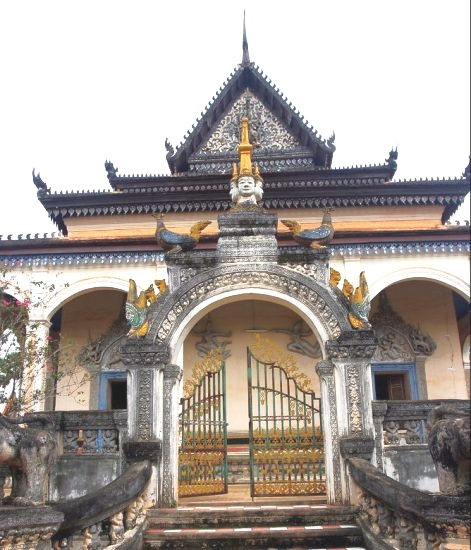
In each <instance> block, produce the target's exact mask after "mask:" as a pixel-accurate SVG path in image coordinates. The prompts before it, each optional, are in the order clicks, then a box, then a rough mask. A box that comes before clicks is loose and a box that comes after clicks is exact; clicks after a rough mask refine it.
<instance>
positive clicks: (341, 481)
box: [316, 360, 347, 504]
mask: <svg viewBox="0 0 471 550" xmlns="http://www.w3.org/2000/svg"><path fill="white" fill-rule="evenodd" d="M334 370H335V369H334V365H333V363H332V361H330V360H325V361H319V362H318V363H317V365H316V372H317V375H318V376H319V379H320V383H321V407H322V423H323V426H322V428H323V432H324V457H325V474H326V489H327V502H328V503H329V504H342V503H343V502H345V501H346V500H347V493H346V487H345V471H344V464H343V461H342V458H341V456H340V443H339V425H338V420H337V392H336V388H335V376H334Z"/></svg>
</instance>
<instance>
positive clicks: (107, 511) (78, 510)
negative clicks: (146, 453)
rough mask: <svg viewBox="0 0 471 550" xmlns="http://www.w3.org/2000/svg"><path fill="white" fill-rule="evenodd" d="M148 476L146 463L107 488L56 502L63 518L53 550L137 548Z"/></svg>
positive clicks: (139, 464) (54, 507)
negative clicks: (109, 547)
mask: <svg viewBox="0 0 471 550" xmlns="http://www.w3.org/2000/svg"><path fill="white" fill-rule="evenodd" d="M150 476H151V465H150V463H149V462H148V461H142V462H138V463H135V464H132V465H131V466H130V467H129V468H128V469H127V470H126V472H125V473H124V474H123V475H121V476H120V477H118V478H117V479H115V480H114V481H113V482H111V483H110V484H108V485H106V486H105V487H102V488H101V489H98V490H96V491H93V492H92V493H89V494H87V495H85V496H83V497H80V498H76V499H71V500H68V501H66V502H59V503H56V504H54V505H52V508H53V509H54V510H55V511H57V512H60V513H62V514H63V517H64V519H63V521H62V523H61V525H60V527H59V529H58V531H57V533H56V534H55V535H54V537H53V546H52V547H53V548H54V549H70V550H75V549H77V550H78V549H80V550H97V549H101V548H106V547H108V546H113V549H116V550H118V549H120V548H123V549H124V548H126V549H131V548H139V545H140V540H141V538H142V531H143V528H144V525H145V508H144V490H145V487H146V485H147V483H148V481H149V479H150Z"/></svg>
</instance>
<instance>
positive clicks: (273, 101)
mask: <svg viewBox="0 0 471 550" xmlns="http://www.w3.org/2000/svg"><path fill="white" fill-rule="evenodd" d="M244 44H245V43H244ZM208 93H210V91H208ZM166 149H167V161H168V166H169V174H168V175H164V176H151V175H140V176H134V175H133V176H130V175H124V174H120V173H119V171H118V169H117V168H116V167H115V166H114V164H113V163H112V162H111V161H108V160H107V161H106V163H105V169H106V176H105V174H104V177H107V179H108V182H109V186H110V188H109V191H107V192H84V191H79V192H75V191H70V192H67V193H60V194H57V193H54V190H53V188H52V189H49V188H48V187H47V186H46V185H45V184H44V182H42V180H41V178H40V177H38V176H34V183H35V184H36V186H37V188H38V191H37V194H38V200H39V201H40V202H41V204H42V205H43V206H44V209H45V211H46V213H47V215H49V217H50V218H51V219H52V220H53V221H54V223H55V224H56V225H57V228H58V234H57V235H55V236H54V237H52V236H47V235H45V236H44V237H40V236H36V237H34V238H30V236H27V238H21V239H15V238H12V239H8V240H1V241H0V263H1V265H2V267H3V268H4V270H5V273H4V279H5V280H6V281H7V282H8V284H9V286H8V288H7V289H6V292H7V294H8V295H9V296H10V297H11V298H12V299H17V300H23V298H24V294H28V296H29V297H30V299H31V300H32V301H33V302H34V303H35V304H37V307H35V308H34V309H32V310H31V317H30V321H31V322H32V323H35V324H37V326H39V328H38V329H37V330H36V335H35V337H36V338H37V339H39V341H44V342H45V341H48V340H51V341H54V342H58V343H59V344H58V345H62V346H65V342H66V341H67V342H68V344H67V352H66V351H65V348H64V351H61V348H60V347H59V353H58V354H57V356H56V357H57V360H56V362H55V363H54V364H53V365H51V366H50V370H52V371H54V372H62V371H63V372H64V373H67V372H69V370H70V372H71V374H70V375H69V374H67V375H66V376H63V377H59V378H58V380H57V381H56V382H55V381H54V379H53V378H51V377H49V376H48V374H47V373H48V369H44V368H41V365H37V366H36V368H37V372H36V375H35V382H34V384H35V390H38V392H44V393H45V399H42V400H38V401H37V402H36V403H35V404H34V407H33V408H34V409H35V410H37V411H77V412H83V413H84V415H83V416H82V417H81V418H83V419H86V418H87V415H86V414H85V413H87V414H88V412H90V411H120V410H121V411H123V410H125V411H127V412H121V413H119V412H118V413H117V414H118V415H119V414H122V415H125V418H126V423H125V425H126V427H125V428H120V429H122V430H123V431H122V432H121V433H122V434H125V435H124V436H123V438H124V439H123V441H124V440H126V441H127V443H128V444H131V443H132V444H134V447H133V451H132V452H131V454H132V453H135V455H136V456H141V455H142V456H144V455H145V456H153V457H154V461H153V474H152V475H153V477H152V480H153V481H152V483H151V486H152V488H151V491H150V495H151V496H150V498H151V499H152V501H153V503H154V504H156V505H159V506H170V505H172V504H174V503H175V502H177V501H178V499H179V498H182V497H185V496H188V495H193V496H194V495H197V494H204V493H217V492H224V491H227V485H228V484H231V483H233V484H244V483H246V484H248V485H250V490H251V492H252V496H257V495H268V496H271V495H279V494H282V495H283V494H285V495H286V494H293V495H312V494H325V495H326V498H327V501H328V502H329V503H331V504H340V503H349V502H353V501H354V496H353V492H352V484H351V479H350V477H349V474H348V471H347V467H346V463H345V459H346V458H348V457H352V456H363V457H366V458H367V459H368V460H370V461H371V462H372V464H373V465H375V466H377V467H378V468H381V469H382V470H383V471H385V472H387V473H388V475H390V476H391V477H395V478H396V479H399V480H400V481H404V482H407V483H409V484H410V485H411V486H415V487H416V488H418V489H427V490H432V491H433V490H436V489H437V485H436V479H434V476H433V475H428V474H427V472H425V471H421V473H420V475H419V474H417V475H416V474H414V472H413V469H412V470H411V469H409V470H408V471H407V473H405V474H402V473H401V472H402V471H403V470H401V468H402V466H400V465H398V462H397V458H394V456H395V455H394V456H393V454H391V456H387V453H386V452H385V450H384V448H383V446H382V443H381V442H379V440H380V439H381V441H382V439H383V430H382V424H378V422H381V420H378V418H382V417H381V414H380V412H378V411H379V409H381V407H383V408H382V409H381V410H382V411H383V413H384V414H383V417H384V415H385V414H386V411H387V410H388V409H387V407H388V403H392V404H393V405H394V406H395V407H396V409H394V410H395V411H398V410H399V409H400V407H399V405H398V403H400V402H402V403H405V402H407V403H410V402H413V401H417V402H421V403H425V402H427V401H430V400H436V401H437V400H438V401H440V400H466V399H469V396H470V382H469V380H470V377H469V373H470V370H469V369H470V358H469V354H470V337H469V332H470V331H469V316H468V312H469V300H470V284H469V268H470V265H469V226H468V225H453V224H450V222H449V220H450V218H451V217H452V216H453V214H454V213H455V211H456V209H457V208H458V206H459V205H460V204H461V203H462V201H463V199H464V197H465V195H466V194H467V193H468V192H469V189H470V177H471V174H470V166H469V165H468V166H467V167H466V168H465V170H464V172H463V174H462V175H457V176H456V177H452V178H449V179H418V180H414V181H403V180H395V179H394V175H395V171H396V168H397V162H398V152H397V150H391V151H390V152H389V153H387V152H385V157H386V160H384V161H383V160H382V159H381V160H380V159H371V161H372V164H371V165H368V166H355V167H346V168H336V167H335V166H334V165H333V157H334V152H335V136H334V135H333V136H331V137H329V138H328V139H324V138H322V137H321V136H319V134H318V133H317V131H316V130H315V129H313V128H312V127H310V126H308V125H307V124H306V123H305V121H304V118H303V116H302V115H301V114H300V113H299V112H298V111H297V110H296V109H295V107H294V106H293V105H291V103H290V102H289V101H288V100H287V99H286V98H285V96H284V95H283V94H282V93H281V92H280V91H279V89H278V88H277V87H276V86H275V85H274V84H273V83H272V82H271V81H270V80H269V79H268V78H267V77H266V76H265V75H264V73H263V71H262V70H261V69H260V68H259V67H258V66H257V65H256V64H254V63H253V62H251V60H250V58H249V55H248V48H247V47H246V46H244V52H243V59H242V62H241V64H240V65H239V66H237V67H236V69H235V70H234V71H233V72H232V73H231V74H230V76H229V78H228V79H227V81H226V82H225V83H224V85H223V86H222V88H221V89H220V91H219V92H218V94H217V95H216V96H215V97H214V98H213V100H212V101H211V102H210V103H209V105H208V107H207V108H206V110H205V111H204V113H203V114H202V116H201V118H200V119H199V121H198V123H197V124H196V125H194V127H193V128H192V129H191V130H190V131H189V132H188V133H187V134H186V135H185V136H184V138H183V141H182V142H181V143H180V144H179V145H178V146H176V147H173V146H172V145H171V144H170V143H168V142H167V143H166ZM464 160H465V159H464ZM464 165H465V162H464V163H463V167H457V172H458V173H459V172H460V171H461V170H462V169H463V168H464ZM37 281H41V282H42V283H43V284H41V285H38V284H37ZM380 405H381V407H380ZM423 406H424V407H425V408H426V406H425V405H423ZM375 407H376V409H375ZM378 407H379V408H378ZM384 407H386V408H384ZM398 407H399V408H398ZM391 410H392V409H391ZM424 410H425V409H424ZM375 411H376V413H375ZM397 414H398V416H397V418H396V417H394V418H393V419H391V420H390V421H391V423H392V424H390V430H389V432H388V429H387V428H385V430H386V432H387V433H389V437H390V439H391V441H393V442H395V443H397V444H398V445H399V444H402V445H405V444H406V443H410V442H411V441H412V442H416V443H417V442H418V441H419V439H418V438H420V437H422V435H423V434H422V432H421V429H422V428H421V426H422V427H423V424H422V423H421V422H422V421H423V420H424V418H421V420H420V422H419V420H417V419H416V425H415V426H412V427H411V425H410V424H409V425H408V426H405V425H404V423H403V422H402V420H401V418H400V413H397ZM90 415H91V413H90ZM88 418H90V419H91V418H92V416H89V417H88ZM417 418H418V417H417ZM383 419H384V418H383ZM81 422H82V424H83V423H84V422H85V420H81ZM401 422H402V424H401ZM378 425H379V426H380V428H378ZM78 428H80V430H79V429H78ZM86 428H87V426H86V425H85V424H83V425H80V426H78V425H76V426H75V427H74V428H71V429H70V433H69V435H68V437H69V440H68V445H69V447H70V448H72V449H75V448H76V447H77V445H78V444H79V443H80V437H82V441H81V445H83V437H85V446H84V448H85V449H86V448H87V440H86V437H88V436H87V435H86V434H85V436H83V430H85V431H86ZM101 429H102V428H100V427H98V428H97V430H98V431H99V430H101ZM378 429H379V431H380V432H381V434H380V435H378ZM74 430H75V431H74ZM414 430H415V431H414ZM97 433H98V432H97ZM100 433H101V432H100ZM411 433H412V434H415V435H414V437H415V438H416V439H412V440H411V441H409V440H407V438H408V437H409V436H410V435H411ZM421 434H422V435H421ZM90 437H91V436H90ZM93 437H95V439H96V434H95V435H94V436H93ZM100 437H101V438H102V439H100V438H98V440H97V441H98V443H96V441H95V443H96V445H98V446H99V445H102V447H100V449H101V450H103V441H104V440H103V437H102V435H100ZM401 438H402V443H401ZM105 441H106V438H105ZM100 442H101V443H100ZM89 443H90V445H92V446H93V445H95V443H94V442H93V441H92V442H90V441H89ZM108 443H109V440H108ZM422 443H423V441H422ZM185 445H186V447H185ZM80 448H82V447H80ZM97 448H98V447H97ZM109 448H110V449H111V448H112V445H111V444H110V447H109ZM262 448H263V449H265V451H267V449H268V451H271V452H274V453H275V454H276V453H278V455H277V456H279V454H280V453H283V452H285V451H286V450H290V451H292V450H293V449H295V452H296V453H298V455H299V457H300V458H299V461H300V463H301V464H302V465H303V466H302V468H304V470H303V473H302V474H299V473H298V474H296V475H295V476H294V477H295V478H296V479H295V481H294V482H292V481H291V478H292V476H291V474H290V476H288V475H287V474H286V476H285V473H283V472H285V471H284V470H283V472H282V473H281V474H280V476H281V477H282V478H283V479H285V477H286V479H288V477H289V479H290V481H286V483H285V482H281V481H280V479H281V478H280V479H278V478H277V482H276V484H274V483H270V482H269V481H267V479H266V477H264V474H262V473H261V472H262V471H265V472H266V471H271V470H270V468H272V463H271V462H270V459H269V458H265V459H263V458H260V457H261V454H260V452H261V449H262ZM115 450H116V449H115ZM195 450H196V451H197V452H198V453H200V454H201V455H202V456H205V457H206V459H205V460H206V461H207V464H210V465H211V467H210V468H209V470H211V471H210V473H205V474H204V475H203V474H201V473H200V474H198V476H199V477H198V478H197V480H196V478H194V477H193V478H192V472H193V471H194V468H195V466H194V463H193V462H192V460H194V454H192V452H193V453H194V451H195ZM140 453H141V454H140ZM146 453H148V454H147V455H146ZM149 453H150V455H149ZM152 453H154V454H152ZM205 453H206V454H205ZM316 453H317V454H316ZM111 454H112V453H111ZM262 454H263V453H262ZM263 460H265V462H263ZM395 460H396V462H395ZM257 461H259V462H257ZM118 462H119V461H118ZM118 462H117V463H116V464H118ZM116 464H115V465H113V466H112V468H111V470H112V472H111V474H106V475H105V476H104V477H103V479H105V478H106V480H107V481H109V480H110V479H112V478H113V477H114V476H116V475H117V474H118V473H119V470H120V466H119V464H118V465H116ZM198 467H199V466H198ZM284 467H285V466H283V467H282V469H283V468H284ZM209 470H208V471H209ZM399 470H401V472H399V473H398V471H399ZM402 475H403V476H405V477H402V478H401V476H402ZM283 476H285V477H283ZM414 476H415V477H414ZM55 491H56V493H55V494H54V496H56V497H60V496H61V495H60V489H59V488H57V487H56V489H55ZM84 491H85V489H84ZM280 491H281V492H280Z"/></svg>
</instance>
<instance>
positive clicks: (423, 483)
mask: <svg viewBox="0 0 471 550" xmlns="http://www.w3.org/2000/svg"><path fill="white" fill-rule="evenodd" d="M383 461H384V473H385V474H386V475H388V476H389V477H391V478H392V479H395V480H396V481H399V482H400V483H403V484H404V485H407V486H408V487H411V488H412V489H418V490H419V491H430V492H432V493H438V492H439V487H438V478H437V472H436V470H435V465H434V463H433V461H432V457H431V456H430V451H429V450H428V447H427V446H426V445H425V446H421V445H416V446H414V448H411V446H410V445H404V446H403V447H393V448H388V449H385V451H384V457H383Z"/></svg>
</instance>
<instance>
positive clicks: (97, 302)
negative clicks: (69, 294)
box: [56, 290, 125, 410]
mask: <svg viewBox="0 0 471 550" xmlns="http://www.w3.org/2000/svg"><path fill="white" fill-rule="evenodd" d="M124 298H125V295H124V294H123V293H121V292H116V291H110V290H108V291H104V290H102V291H97V292H91V293H88V294H84V295H81V296H78V297H77V298H76V299H74V300H72V301H70V302H68V303H67V304H65V306H64V307H63V309H62V323H61V334H62V338H63V339H64V341H65V342H66V345H67V352H65V353H64V354H61V357H60V360H61V364H62V369H63V372H67V369H69V368H70V367H71V366H72V367H73V368H75V373H74V376H73V378H72V379H71V378H70V377H69V376H67V375H65V376H64V377H63V378H62V379H60V380H59V381H58V391H57V397H56V410H79V409H81V410H87V409H89V399H90V382H91V380H90V373H89V372H88V371H87V370H86V369H84V368H83V367H81V366H79V365H78V360H77V355H78V353H79V351H80V350H81V349H82V347H83V346H85V345H87V344H88V343H89V342H90V341H93V340H94V339H96V338H98V337H99V336H101V335H102V334H104V333H105V332H106V331H107V330H108V329H109V327H110V325H111V324H112V323H113V322H114V321H115V320H116V319H118V317H119V316H120V315H121V314H122V311H123V300H124ZM65 361H67V363H68V365H67V367H65V366H64V364H63V363H64V362H65ZM72 361H74V362H75V365H71V364H70V363H71V362H72ZM84 379H85V380H86V382H84V383H80V381H81V380H84ZM70 384H72V385H71V386H70ZM74 385H76V387H74ZM77 385H78V386H77Z"/></svg>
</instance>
